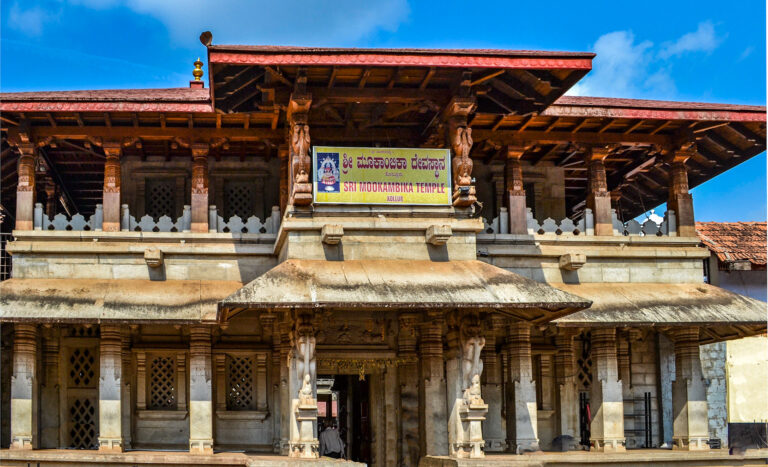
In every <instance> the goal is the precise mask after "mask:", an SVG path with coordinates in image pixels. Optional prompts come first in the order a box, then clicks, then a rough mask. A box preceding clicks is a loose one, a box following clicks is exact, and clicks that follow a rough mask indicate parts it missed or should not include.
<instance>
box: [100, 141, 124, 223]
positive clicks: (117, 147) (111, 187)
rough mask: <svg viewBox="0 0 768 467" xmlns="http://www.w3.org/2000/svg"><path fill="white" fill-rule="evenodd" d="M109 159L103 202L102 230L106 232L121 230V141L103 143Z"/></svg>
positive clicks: (105, 174)
mask: <svg viewBox="0 0 768 467" xmlns="http://www.w3.org/2000/svg"><path fill="white" fill-rule="evenodd" d="M102 148H103V149H104V154H105V155H106V156H107V160H106V161H105V162H104V195H103V200H102V204H103V207H104V218H103V222H102V230H103V231H104V232H119V231H120V185H121V178H120V154H121V153H122V144H120V143H119V142H107V141H105V142H104V144H103V145H102Z"/></svg>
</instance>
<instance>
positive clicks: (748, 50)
mask: <svg viewBox="0 0 768 467" xmlns="http://www.w3.org/2000/svg"><path fill="white" fill-rule="evenodd" d="M754 51H755V48H754V47H752V46H751V45H750V46H748V47H747V48H746V49H744V50H743V51H742V52H741V54H740V55H739V58H738V59H737V60H736V61H737V62H740V61H742V60H744V59H745V58H747V57H749V56H750V55H752V52H754Z"/></svg>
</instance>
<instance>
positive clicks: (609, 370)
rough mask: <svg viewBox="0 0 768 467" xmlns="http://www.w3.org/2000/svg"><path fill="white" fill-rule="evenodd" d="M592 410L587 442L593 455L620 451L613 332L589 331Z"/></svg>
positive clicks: (620, 417) (620, 403) (622, 443)
mask: <svg viewBox="0 0 768 467" xmlns="http://www.w3.org/2000/svg"><path fill="white" fill-rule="evenodd" d="M592 371H593V374H594V377H593V379H592V392H591V394H590V398H589V403H590V407H591V409H592V423H591V424H590V435H589V439H590V442H591V444H592V448H591V449H592V450H593V451H624V450H625V447H624V446H625V442H626V438H625V436H624V397H623V395H622V390H621V385H622V383H621V380H619V369H618V360H617V356H616V330H615V329H614V328H596V329H593V330H592Z"/></svg>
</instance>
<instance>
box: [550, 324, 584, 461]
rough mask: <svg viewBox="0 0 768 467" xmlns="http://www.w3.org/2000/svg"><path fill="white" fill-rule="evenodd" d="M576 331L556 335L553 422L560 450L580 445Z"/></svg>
mask: <svg viewBox="0 0 768 467" xmlns="http://www.w3.org/2000/svg"><path fill="white" fill-rule="evenodd" d="M575 334H576V332H575V330H573V329H570V328H561V329H558V333H557V335H556V336H555V346H556V347H557V351H556V353H555V421H556V427H555V428H556V430H555V433H557V436H558V437H559V438H560V443H559V448H560V449H561V450H563V451H568V450H572V449H577V448H578V446H579V392H578V388H577V383H576V358H575V357H576V352H575V350H574V346H573V337H574V335H575Z"/></svg>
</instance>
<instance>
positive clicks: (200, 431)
mask: <svg viewBox="0 0 768 467" xmlns="http://www.w3.org/2000/svg"><path fill="white" fill-rule="evenodd" d="M211 379H212V368H211V329H210V327H208V326H204V325H193V326H191V327H190V329H189V451H190V452H191V453H195V454H213V390H212V389H213V388H212V386H211ZM181 384H184V383H183V382H182V383H181Z"/></svg>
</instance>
